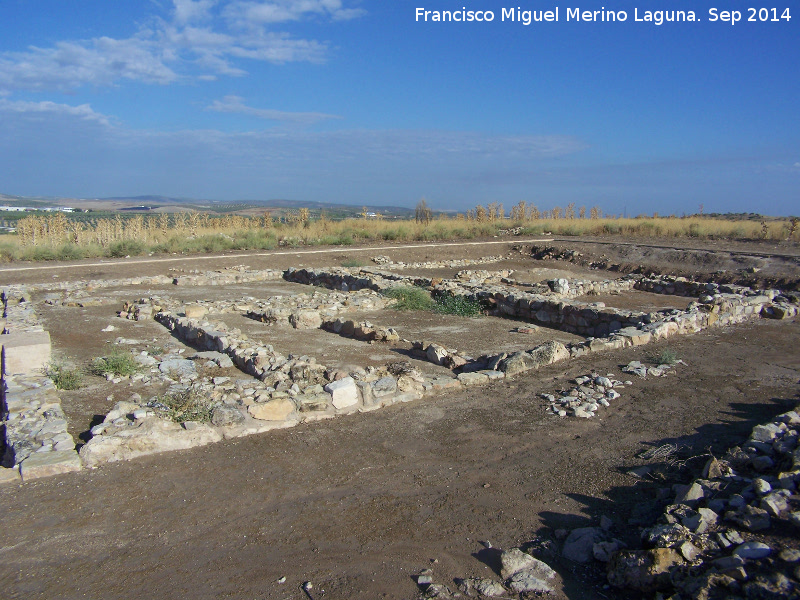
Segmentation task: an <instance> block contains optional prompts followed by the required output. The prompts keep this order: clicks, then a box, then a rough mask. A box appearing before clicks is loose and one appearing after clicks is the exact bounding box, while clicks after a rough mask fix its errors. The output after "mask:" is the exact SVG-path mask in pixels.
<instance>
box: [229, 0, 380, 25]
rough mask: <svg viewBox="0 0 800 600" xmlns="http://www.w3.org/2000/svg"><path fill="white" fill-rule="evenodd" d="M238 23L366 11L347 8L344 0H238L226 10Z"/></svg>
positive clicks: (357, 14) (336, 17) (341, 18)
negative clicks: (262, 0) (263, 0)
mask: <svg viewBox="0 0 800 600" xmlns="http://www.w3.org/2000/svg"><path fill="white" fill-rule="evenodd" d="M224 14H225V16H226V17H227V18H228V19H229V20H230V21H231V22H232V23H233V24H234V25H236V26H239V27H251V26H252V25H253V24H265V23H284V22H287V21H299V20H300V19H302V18H304V17H306V16H311V15H313V16H323V17H329V18H331V19H333V20H336V21H344V20H348V19H355V18H357V17H360V16H362V15H364V14H366V11H364V10H362V9H358V8H344V7H343V6H342V2H341V0H273V1H272V2H251V1H234V2H231V3H230V4H228V5H227V6H226V7H225V10H224Z"/></svg>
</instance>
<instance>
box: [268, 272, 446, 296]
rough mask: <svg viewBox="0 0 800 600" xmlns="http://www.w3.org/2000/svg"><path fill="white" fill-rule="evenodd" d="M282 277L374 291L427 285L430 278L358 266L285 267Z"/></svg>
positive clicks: (307, 283)
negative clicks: (329, 267)
mask: <svg viewBox="0 0 800 600" xmlns="http://www.w3.org/2000/svg"><path fill="white" fill-rule="evenodd" d="M283 278H284V279H285V280H286V281H292V282H294V283H303V284H306V285H318V286H323V287H327V288H330V289H333V290H343V291H348V290H349V291H355V290H362V289H370V290H374V291H376V292H380V291H382V290H386V289H389V288H392V287H397V286H401V285H412V286H420V287H429V286H430V285H431V283H432V281H431V279H430V278H426V277H411V276H406V275H397V274H395V273H387V272H384V271H378V270H372V269H360V268H355V267H354V268H347V267H341V268H334V269H287V270H286V271H285V272H284V274H283Z"/></svg>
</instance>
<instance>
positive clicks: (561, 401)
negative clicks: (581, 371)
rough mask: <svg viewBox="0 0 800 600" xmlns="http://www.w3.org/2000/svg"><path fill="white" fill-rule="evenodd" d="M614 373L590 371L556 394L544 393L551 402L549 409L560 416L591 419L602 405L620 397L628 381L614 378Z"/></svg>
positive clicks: (609, 403)
mask: <svg viewBox="0 0 800 600" xmlns="http://www.w3.org/2000/svg"><path fill="white" fill-rule="evenodd" d="M612 377H614V375H613V374H612V373H609V374H608V375H607V376H606V375H599V374H598V373H589V374H587V375H582V376H580V377H576V378H575V379H574V380H573V382H574V383H575V385H574V386H573V387H572V388H570V389H568V390H566V391H561V392H559V393H558V395H556V394H547V393H544V394H542V395H541V396H542V398H544V399H545V400H546V401H547V402H548V403H549V410H550V411H551V412H552V413H553V414H556V415H558V416H560V417H567V416H572V417H579V418H582V419H590V418H592V417H594V416H595V415H596V414H597V411H598V410H599V409H600V407H601V406H603V407H608V406H610V405H611V402H612V401H614V400H616V399H618V398H619V397H620V396H621V394H620V392H619V390H620V389H622V388H623V387H624V386H625V385H626V382H623V381H619V380H617V379H612Z"/></svg>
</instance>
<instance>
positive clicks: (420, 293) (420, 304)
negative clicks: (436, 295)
mask: <svg viewBox="0 0 800 600" xmlns="http://www.w3.org/2000/svg"><path fill="white" fill-rule="evenodd" d="M383 294H384V295H385V296H388V297H389V298H394V299H395V300H397V302H396V303H395V304H394V305H393V306H392V308H394V309H395V310H432V309H433V308H434V306H435V303H434V301H433V298H431V295H430V294H429V293H428V292H427V291H426V290H424V289H422V288H419V287H411V286H398V287H393V288H389V289H388V290H385V291H384V292H383Z"/></svg>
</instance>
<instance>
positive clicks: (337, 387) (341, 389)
mask: <svg viewBox="0 0 800 600" xmlns="http://www.w3.org/2000/svg"><path fill="white" fill-rule="evenodd" d="M324 390H325V391H326V392H328V393H329V394H330V395H331V403H332V404H333V406H334V408H337V409H339V410H341V409H343V408H348V407H350V406H355V405H356V404H358V399H359V398H358V387H357V386H356V382H355V380H354V379H353V378H352V377H344V378H342V379H340V380H338V381H333V382H331V383H329V384H328V385H326V386H325V387H324Z"/></svg>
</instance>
